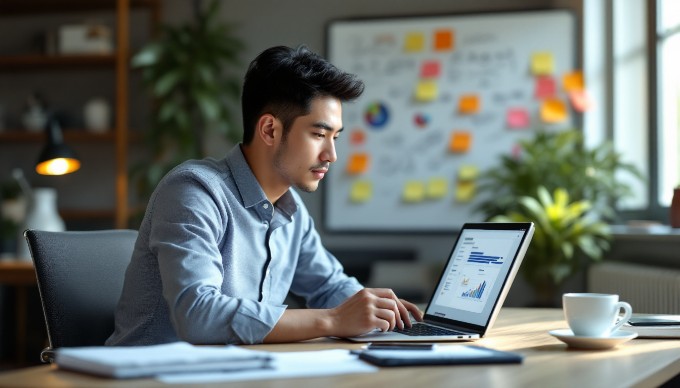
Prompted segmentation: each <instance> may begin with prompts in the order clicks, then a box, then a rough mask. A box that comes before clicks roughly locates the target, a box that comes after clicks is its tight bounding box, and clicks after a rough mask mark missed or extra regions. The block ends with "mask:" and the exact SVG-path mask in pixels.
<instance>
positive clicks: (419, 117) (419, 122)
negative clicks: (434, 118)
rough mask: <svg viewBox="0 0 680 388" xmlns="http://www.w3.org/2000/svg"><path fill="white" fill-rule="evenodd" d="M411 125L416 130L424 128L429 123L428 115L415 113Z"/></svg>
mask: <svg viewBox="0 0 680 388" xmlns="http://www.w3.org/2000/svg"><path fill="white" fill-rule="evenodd" d="M413 123H414V124H415V125H416V126H417V127H418V128H425V127H427V125H428V124H429V123H430V115H428V114H426V113H416V114H415V115H414V116H413Z"/></svg>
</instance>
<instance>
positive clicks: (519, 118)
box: [506, 108, 529, 129]
mask: <svg viewBox="0 0 680 388" xmlns="http://www.w3.org/2000/svg"><path fill="white" fill-rule="evenodd" d="M506 122H507V125H508V128H512V129H519V128H527V127H529V112H527V110H526V109H525V108H510V109H508V112H507V115H506Z"/></svg>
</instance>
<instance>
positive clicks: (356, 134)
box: [349, 129, 366, 146]
mask: <svg viewBox="0 0 680 388" xmlns="http://www.w3.org/2000/svg"><path fill="white" fill-rule="evenodd" d="M365 141H366V133H365V132H364V131H362V130H361V129H353V130H352V132H351V133H350V134H349V142H350V144H352V145H355V146H358V145H362V144H364V142H365Z"/></svg>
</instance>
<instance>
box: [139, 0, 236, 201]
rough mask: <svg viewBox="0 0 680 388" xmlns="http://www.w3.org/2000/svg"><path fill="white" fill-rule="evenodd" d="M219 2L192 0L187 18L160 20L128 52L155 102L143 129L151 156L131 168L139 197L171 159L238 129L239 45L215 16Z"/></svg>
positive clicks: (196, 152) (200, 153) (231, 136)
mask: <svg viewBox="0 0 680 388" xmlns="http://www.w3.org/2000/svg"><path fill="white" fill-rule="evenodd" d="M220 3H221V2H220V1H219V0H212V1H210V2H209V3H208V4H207V6H204V4H203V2H202V1H200V0H194V2H193V9H194V13H193V19H192V21H191V22H189V23H186V24H182V25H179V26H169V25H165V26H163V27H162V29H161V33H160V35H159V37H158V39H156V40H154V41H152V42H151V43H149V44H148V45H146V46H145V47H143V48H142V49H141V51H139V52H138V53H137V54H136V55H135V56H134V57H133V58H132V66H133V67H135V68H139V69H141V70H142V77H143V83H144V85H145V86H146V87H147V89H148V90H149V91H150V93H151V96H152V98H153V100H154V103H155V107H154V115H153V118H152V125H151V128H150V129H149V130H148V131H147V132H146V134H145V135H146V142H147V144H148V145H149V147H150V149H151V150H152V155H151V160H148V161H144V162H142V163H140V164H138V165H137V166H136V167H134V168H133V169H132V172H131V175H132V176H133V178H134V179H135V180H136V183H137V190H138V194H139V195H140V197H142V198H143V199H147V198H148V196H149V195H150V194H151V192H152V191H153V189H154V188H155V186H156V184H157V183H158V181H159V180H160V179H161V178H162V177H163V176H164V175H165V173H167V172H168V171H169V170H170V169H172V168H173V167H175V166H176V165H177V164H179V163H181V162H182V161H184V160H187V159H192V158H203V157H205V156H206V154H207V151H206V143H207V142H208V141H211V140H212V138H211V136H212V135H215V134H217V135H219V136H222V137H223V138H224V139H226V140H229V141H232V142H234V141H237V140H238V138H239V136H240V134H241V132H240V131H237V130H236V129H235V126H234V125H233V120H232V117H233V115H232V111H231V109H233V105H237V103H238V99H239V91H240V77H239V76H236V75H235V74H234V73H235V70H237V67H238V65H239V63H240V62H239V59H238V55H239V53H240V52H241V50H242V48H243V45H242V43H241V41H240V40H239V39H237V38H236V37H235V36H234V34H233V30H232V28H231V26H229V25H227V24H224V23H223V22H221V21H220V19H219V9H220Z"/></svg>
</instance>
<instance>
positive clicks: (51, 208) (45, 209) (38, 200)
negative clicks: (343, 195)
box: [17, 188, 66, 260]
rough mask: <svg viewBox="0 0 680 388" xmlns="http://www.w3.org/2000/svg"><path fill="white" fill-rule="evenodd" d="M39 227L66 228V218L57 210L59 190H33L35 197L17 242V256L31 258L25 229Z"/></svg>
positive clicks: (47, 229)
mask: <svg viewBox="0 0 680 388" xmlns="http://www.w3.org/2000/svg"><path fill="white" fill-rule="evenodd" d="M26 229H37V230H46V231H50V232H62V231H64V230H66V225H65V224H64V220H62V219H61V217H60V216H59V212H58V211H57V190H55V189H51V188H36V189H34V190H33V198H31V200H30V202H29V205H28V212H27V214H26V219H25V220H24V223H23V225H22V227H21V228H20V230H19V233H20V236H19V244H17V256H18V257H19V259H22V260H30V259H31V254H30V251H29V249H28V244H27V243H26V239H25V238H24V230H26Z"/></svg>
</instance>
